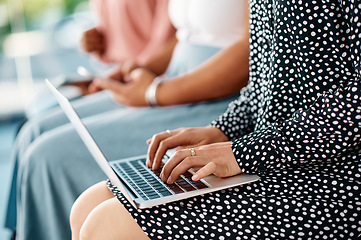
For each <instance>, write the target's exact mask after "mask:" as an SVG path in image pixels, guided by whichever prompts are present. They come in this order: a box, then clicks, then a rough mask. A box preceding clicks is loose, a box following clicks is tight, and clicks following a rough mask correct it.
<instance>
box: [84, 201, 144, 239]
mask: <svg viewBox="0 0 361 240" xmlns="http://www.w3.org/2000/svg"><path fill="white" fill-rule="evenodd" d="M80 239H82V240H98V239H109V240H112V239H117V240H121V239H130V240H131V239H137V240H138V239H139V240H142V239H148V240H149V238H148V237H147V236H146V234H145V233H144V232H143V231H142V229H141V228H140V227H139V226H138V224H137V223H136V222H135V220H134V219H133V218H132V216H131V215H130V214H129V213H128V211H127V210H126V209H125V208H124V206H123V205H122V204H121V203H120V202H119V200H118V199H116V198H113V199H109V200H107V201H105V202H103V203H102V204H100V205H98V206H97V207H96V208H95V209H94V210H93V211H92V212H91V213H90V214H89V215H88V217H87V219H86V220H85V222H84V224H83V226H82V228H81V230H80Z"/></svg>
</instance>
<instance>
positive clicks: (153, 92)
mask: <svg viewBox="0 0 361 240" xmlns="http://www.w3.org/2000/svg"><path fill="white" fill-rule="evenodd" d="M164 80H165V76H164V75H161V76H158V77H156V78H154V79H153V82H152V83H151V84H150V85H149V86H148V88H147V89H146V91H145V101H146V103H147V104H148V105H149V106H151V107H154V106H158V105H159V104H158V99H157V93H158V87H159V85H160V84H161V83H162V82H163V81H164Z"/></svg>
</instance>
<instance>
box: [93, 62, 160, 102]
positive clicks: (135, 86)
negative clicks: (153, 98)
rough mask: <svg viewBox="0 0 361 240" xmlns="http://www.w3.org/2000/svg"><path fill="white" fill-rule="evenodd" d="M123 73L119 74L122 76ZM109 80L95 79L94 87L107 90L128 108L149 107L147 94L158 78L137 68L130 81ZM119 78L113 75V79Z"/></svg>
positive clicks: (131, 74)
mask: <svg viewBox="0 0 361 240" xmlns="http://www.w3.org/2000/svg"><path fill="white" fill-rule="evenodd" d="M121 73H123V72H119V73H118V74H121ZM119 77H120V76H118V80H112V79H110V78H107V79H94V81H93V83H92V84H93V85H94V87H95V88H97V89H107V90H110V91H111V92H112V93H113V97H114V100H115V101H117V102H118V103H121V104H124V105H127V106H137V107H141V106H147V105H148V104H147V102H146V101H145V92H146V90H147V88H148V86H149V85H150V84H151V82H152V81H153V79H154V78H155V77H156V76H155V75H154V74H153V73H152V72H150V71H148V70H146V69H144V68H137V69H135V70H133V71H132V72H131V73H130V80H129V81H119ZM114 78H115V79H117V76H114V75H113V79H114Z"/></svg>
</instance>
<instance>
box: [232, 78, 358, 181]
mask: <svg viewBox="0 0 361 240" xmlns="http://www.w3.org/2000/svg"><path fill="white" fill-rule="evenodd" d="M232 148H233V152H234V155H235V156H236V159H237V161H238V163H239V165H240V167H241V169H242V171H243V172H246V173H257V174H260V175H262V174H265V173H267V172H268V171H269V170H272V169H281V168H287V167H291V166H292V165H295V164H299V163H302V162H305V161H315V160H318V159H334V158H338V157H342V156H343V155H345V154H347V153H349V152H352V151H358V150H360V149H361V85H360V79H358V81H352V82H350V83H349V84H348V85H347V86H346V87H344V88H340V89H338V90H337V91H336V92H335V93H334V94H332V93H325V94H324V95H323V96H322V97H320V98H318V99H317V101H316V102H315V103H314V104H313V105H312V106H311V108H310V109H308V110H307V111H302V110H299V111H297V112H296V113H295V114H294V115H293V117H292V118H290V119H287V120H284V121H281V120H279V121H277V122H276V123H274V124H271V125H270V126H269V127H268V128H266V129H263V130H259V131H255V132H253V133H251V134H248V135H245V136H244V137H242V138H239V139H236V140H234V141H233V142H232Z"/></svg>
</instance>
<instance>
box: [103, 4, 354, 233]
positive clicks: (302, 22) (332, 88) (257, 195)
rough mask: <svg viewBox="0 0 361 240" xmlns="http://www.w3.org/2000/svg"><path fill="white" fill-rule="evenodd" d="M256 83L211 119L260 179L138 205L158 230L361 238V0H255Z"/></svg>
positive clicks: (141, 218) (140, 215)
mask: <svg viewBox="0 0 361 240" xmlns="http://www.w3.org/2000/svg"><path fill="white" fill-rule="evenodd" d="M250 22H251V30H250V31H251V38H250V44H251V48H250V51H251V52H250V54H251V56H250V83H249V85H248V87H247V88H245V89H244V90H242V91H241V95H240V97H239V99H238V100H237V101H235V102H233V103H231V104H230V106H229V109H228V110H227V111H226V112H225V113H224V114H223V115H222V116H220V117H219V119H218V120H216V121H214V122H213V123H212V124H213V125H214V126H217V127H218V128H220V129H221V130H222V131H223V132H224V133H225V134H226V135H227V136H228V137H229V138H230V139H231V140H233V142H232V148H233V152H234V155H235V156H236V159H237V161H238V163H239V165H240V167H241V169H242V170H243V171H244V172H246V173H256V174H259V175H260V176H261V180H260V181H258V182H255V183H252V184H248V185H244V186H241V187H236V188H232V189H228V190H224V191H220V192H217V193H211V194H206V195H204V196H201V197H196V198H191V199H187V200H184V201H179V202H175V203H170V204H167V205H162V206H158V207H153V208H151V209H146V210H135V209H133V208H132V207H131V205H130V204H129V203H128V202H127V201H126V200H125V199H124V198H123V196H122V195H121V194H120V193H119V192H118V191H117V190H116V188H114V186H112V185H111V183H110V182H108V186H109V188H110V189H111V190H112V191H113V192H114V193H115V195H116V196H117V197H118V198H119V200H120V201H121V202H122V203H123V204H124V206H125V207H126V208H127V209H128V210H129V212H130V213H131V214H132V216H133V217H134V219H135V220H136V221H137V222H138V224H139V225H140V226H141V228H142V229H143V230H144V232H145V233H146V234H147V235H148V236H149V237H150V238H151V239H358V238H361V84H360V81H361V65H360V62H361V59H360V55H361V42H360V41H361V40H360V39H361V3H360V1H356V0H355V1H335V0H331V1H323V0H322V1H321V0H289V1H286V0H285V1H280V0H279V1H276V0H275V1H271V0H264V1H258V0H256V1H252V0H251V2H250Z"/></svg>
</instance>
